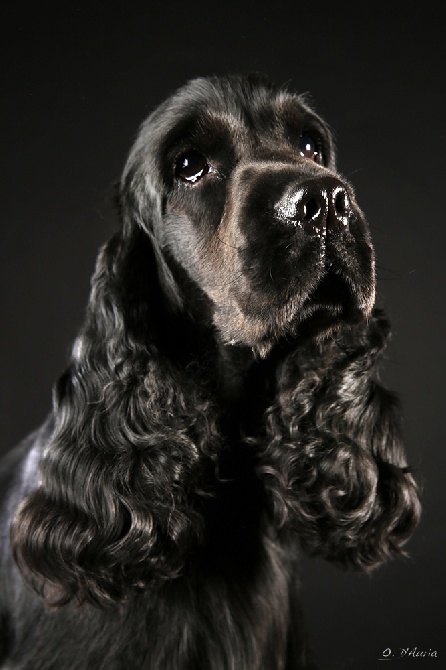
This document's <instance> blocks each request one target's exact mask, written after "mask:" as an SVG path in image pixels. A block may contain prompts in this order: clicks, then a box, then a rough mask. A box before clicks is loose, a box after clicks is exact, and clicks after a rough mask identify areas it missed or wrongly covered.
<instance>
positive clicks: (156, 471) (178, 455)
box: [11, 221, 216, 605]
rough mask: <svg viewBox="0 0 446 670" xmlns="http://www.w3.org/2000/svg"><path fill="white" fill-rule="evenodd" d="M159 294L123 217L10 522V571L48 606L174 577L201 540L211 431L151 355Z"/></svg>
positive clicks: (144, 251)
mask: <svg viewBox="0 0 446 670" xmlns="http://www.w3.org/2000/svg"><path fill="white" fill-rule="evenodd" d="M159 292H160V286H159V279H158V267H157V263H156V254H155V253H154V250H153V246H152V244H151V241H150V238H149V236H148V235H147V234H146V232H145V231H144V230H143V229H142V228H141V226H138V225H136V224H135V225H131V224H130V222H129V221H127V225H126V226H125V227H124V229H123V231H122V232H120V233H119V234H117V235H116V236H115V237H114V238H112V240H111V241H110V242H109V243H108V244H107V245H106V246H105V247H104V248H103V249H102V251H101V253H100V255H99V258H98V262H97V267H96V272H95V274H94V277H93V281H92V290H91V296H90V301H89V305H88V309H87V318H86V322H85V325H84V327H83V329H82V331H81V333H80V335H79V337H78V339H77V341H76V343H75V346H74V348H73V355H72V358H71V362H70V365H69V367H68V369H67V371H66V372H65V373H64V374H63V375H62V377H61V378H60V380H59V382H58V384H57V385H56V388H55V391H54V421H55V428H54V432H53V435H52V437H51V440H50V442H49V444H48V446H47V448H46V450H45V455H44V457H43V461H42V464H41V483H40V486H39V487H38V488H37V490H35V491H34V492H32V493H31V494H30V495H29V496H28V497H27V498H25V499H24V501H23V502H22V504H21V506H20V507H19V509H18V511H17V513H16V516H15V519H14V521H13V523H12V527H11V540H12V547H13V552H14V555H15V558H16V561H17V563H18V565H19V567H20V568H21V569H22V571H23V572H24V574H25V575H26V576H27V577H28V578H29V580H30V581H31V583H32V584H33V586H34V587H35V588H36V589H37V590H38V591H39V592H40V593H41V595H43V596H44V597H45V598H47V600H48V601H49V602H52V603H54V604H63V603H65V602H67V601H69V600H71V599H72V598H75V599H78V600H87V601H89V602H91V603H93V604H95V605H101V604H104V603H107V602H110V601H119V600H121V599H123V598H125V595H126V592H127V591H128V589H129V588H131V587H136V588H138V587H141V586H145V585H147V584H152V583H153V582H154V581H156V580H162V579H168V578H172V577H174V576H176V575H177V574H178V573H179V572H180V571H181V569H182V566H183V562H184V556H185V554H186V553H187V550H188V549H189V548H190V545H191V543H193V542H195V541H197V538H199V536H200V533H201V516H200V515H199V514H198V513H197V511H196V510H195V509H194V508H193V505H192V503H191V500H193V499H194V486H195V483H196V482H197V480H198V479H200V477H199V471H200V468H201V460H202V454H201V453H200V444H208V443H211V442H213V443H216V440H212V439H208V437H209V434H212V431H213V430H215V426H214V425H213V422H212V413H211V412H210V410H209V406H208V404H207V403H206V402H205V401H203V399H202V398H200V397H198V395H197V390H196V387H195V386H194V385H193V384H192V383H191V382H190V381H188V377H187V375H186V374H184V375H183V376H182V377H181V378H179V375H180V372H178V370H174V369H173V368H171V367H170V366H169V364H168V363H167V361H166V360H164V359H163V357H162V355H161V354H160V353H159V351H158V345H157V341H159V340H160V338H161V339H162V338H163V334H162V332H161V334H160V329H162V327H161V323H160V322H162V320H163V315H162V313H161V312H160V311H159V310H161V306H160V305H161V302H162V301H161V300H160V299H159Z"/></svg>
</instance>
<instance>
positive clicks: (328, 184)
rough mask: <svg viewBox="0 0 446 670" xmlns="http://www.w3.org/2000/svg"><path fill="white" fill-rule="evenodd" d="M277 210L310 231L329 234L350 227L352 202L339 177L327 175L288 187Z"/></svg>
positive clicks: (277, 212)
mask: <svg viewBox="0 0 446 670" xmlns="http://www.w3.org/2000/svg"><path fill="white" fill-rule="evenodd" d="M275 210H276V214H277V216H278V218H280V219H282V220H284V221H286V222H288V223H290V224H293V225H294V226H296V227H297V226H299V228H302V229H303V230H305V232H306V233H308V234H309V235H319V236H325V235H326V234H327V232H337V231H341V230H345V229H347V227H348V224H349V219H350V217H351V214H352V205H351V201H350V197H349V195H348V193H347V191H346V189H345V186H344V185H343V183H342V182H341V181H339V179H336V178H335V177H323V178H319V179H309V180H308V181H305V182H303V183H300V184H298V185H296V186H291V187H290V188H288V189H287V191H286V192H285V194H284V195H283V196H282V197H281V199H280V200H279V202H278V203H277V204H276V207H275Z"/></svg>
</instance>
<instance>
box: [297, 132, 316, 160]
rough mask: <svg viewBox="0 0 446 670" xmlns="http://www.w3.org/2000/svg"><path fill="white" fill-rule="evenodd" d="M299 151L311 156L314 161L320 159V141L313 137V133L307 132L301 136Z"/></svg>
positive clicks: (305, 156)
mask: <svg viewBox="0 0 446 670" xmlns="http://www.w3.org/2000/svg"><path fill="white" fill-rule="evenodd" d="M299 153H300V155H301V156H303V157H304V158H309V159H310V160H312V161H319V160H320V153H319V147H318V143H317V142H316V140H314V139H313V138H312V137H311V135H308V134H306V133H304V134H303V135H301V136H300V139H299Z"/></svg>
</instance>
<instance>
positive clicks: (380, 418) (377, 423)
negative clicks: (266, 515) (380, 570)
mask: <svg viewBox="0 0 446 670" xmlns="http://www.w3.org/2000/svg"><path fill="white" fill-rule="evenodd" d="M389 332H390V326H389V323H388V321H387V319H386V318H385V316H384V315H383V313H382V312H381V311H380V310H375V311H374V314H373V318H372V319H371V320H370V322H369V323H367V324H364V325H363V326H357V327H355V328H351V329H350V328H349V329H346V330H345V331H340V333H338V334H337V336H336V337H335V338H333V339H332V340H331V341H328V342H326V343H311V344H308V345H307V347H306V348H297V349H296V350H295V351H294V352H293V353H292V354H291V355H290V356H289V357H288V359H287V360H286V361H285V362H284V364H283V365H282V367H281V369H280V371H279V381H278V384H279V392H278V396H277V401H276V403H275V404H274V405H273V406H271V407H270V409H269V410H268V420H267V443H266V446H265V447H264V448H263V449H262V453H261V457H260V461H261V465H260V467H259V473H260V476H261V477H262V478H263V479H264V480H265V483H266V486H267V488H268V490H269V492H270V496H271V500H272V506H273V509H274V514H275V518H276V522H277V524H278V525H279V526H291V527H292V528H293V529H295V530H297V531H298V532H299V535H300V537H301V539H302V542H303V544H304V546H305V547H306V548H307V550H308V551H309V552H310V553H312V554H319V555H321V556H323V557H324V558H327V559H328V560H332V561H335V562H337V563H340V564H344V565H351V566H353V567H356V568H358V569H361V570H365V571H369V570H371V569H373V568H375V567H377V566H378V565H379V564H380V563H382V562H383V561H384V560H386V559H387V558H389V557H390V556H391V555H393V554H394V553H400V552H401V547H402V545H403V544H404V543H405V542H406V541H407V540H408V539H409V537H410V535H411V534H412V532H413V530H414V528H415V527H416V525H417V523H418V520H419V515H420V503H419V494H418V488H417V485H416V484H415V482H414V479H413V478H412V476H411V475H410V473H409V468H408V467H407V464H406V462H405V457H404V450H403V446H402V441H401V427H400V416H399V407H398V403H397V400H396V398H395V396H394V395H393V394H392V393H390V392H389V391H387V390H386V389H385V388H383V387H382V386H381V385H380V384H379V382H378V381H377V380H376V378H375V377H374V375H375V374H376V368H377V363H378V360H379V358H380V356H381V355H382V353H383V351H384V349H385V346H386V343H387V339H388V336H389ZM296 380H298V381H297V382H296Z"/></svg>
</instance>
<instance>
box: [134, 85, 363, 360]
mask: <svg viewBox="0 0 446 670" xmlns="http://www.w3.org/2000/svg"><path fill="white" fill-rule="evenodd" d="M123 189H125V190H126V191H127V192H128V191H131V192H132V194H133V195H132V198H131V199H130V200H131V207H132V218H135V217H136V218H137V219H138V220H139V222H140V224H141V225H142V226H143V227H144V228H145V229H146V230H147V232H148V233H149V235H150V236H151V237H152V240H153V243H154V245H155V247H156V253H157V258H158V262H159V271H160V277H161V280H162V281H163V283H164V285H165V287H166V291H167V292H168V293H169V295H170V297H171V299H172V300H173V299H175V300H176V302H177V304H178V305H181V306H182V307H183V308H185V309H187V310H188V311H189V312H190V313H192V314H194V313H195V312H197V311H201V312H202V313H201V315H200V318H201V319H203V314H204V313H206V316H207V317H208V319H210V320H211V321H212V323H213V325H214V327H215V328H216V331H217V333H218V336H219V337H220V338H221V340H222V341H224V342H225V343H230V344H241V345H246V346H250V347H252V348H253V349H254V350H257V351H258V352H260V353H261V354H265V353H266V352H267V351H268V350H269V349H270V348H271V345H272V344H273V343H274V341H276V340H277V339H279V338H280V337H282V336H286V335H289V334H290V333H291V334H293V335H299V334H308V333H310V334H312V335H313V334H316V335H323V334H326V333H327V332H330V331H332V330H333V329H334V328H336V327H338V326H339V325H340V324H342V323H345V322H350V323H354V322H357V321H361V320H363V319H365V318H367V317H368V315H369V314H370V312H371V310H372V307H373V304H374V290H375V289H374V287H375V280H374V255H373V249H372V246H371V242H370V237H369V234H368V230H367V226H366V223H365V220H364V217H363V215H362V213H361V211H360V209H359V208H358V206H357V204H356V201H355V196H354V192H353V189H352V187H351V186H350V184H348V183H347V182H346V181H345V180H344V179H342V178H341V177H340V176H339V175H338V174H337V172H336V169H335V163H334V155H333V146H332V140H331V136H330V132H329V130H328V128H327V126H326V124H325V123H324V122H323V121H322V120H321V119H320V118H319V117H318V116H317V115H316V114H315V113H314V112H313V111H312V110H311V109H310V108H309V107H308V105H307V104H306V103H305V102H304V100H303V99H302V97H300V96H298V95H295V94H292V93H289V92H287V91H285V90H283V89H276V88H274V87H272V86H271V85H270V84H268V83H265V82H264V81H263V80H261V79H259V78H252V77H251V78H243V77H234V78H227V79H226V78H225V79H221V78H212V79H197V80H194V81H192V82H190V83H189V84H188V85H187V86H185V87H184V88H182V89H180V90H179V91H178V92H177V93H176V94H174V95H173V96H172V97H171V98H170V99H169V100H167V101H166V102H165V103H164V104H163V105H161V106H160V107H159V108H158V109H157V110H156V111H155V112H154V113H153V114H152V115H151V116H150V117H149V118H148V120H147V121H146V123H145V124H144V125H143V127H142V130H141V133H140V135H139V138H138V140H137V142H136V144H135V147H134V148H133V151H132V153H131V155H130V158H129V161H128V164H127V167H126V171H125V173H124V178H123ZM173 286H174V287H175V288H174V289H173V288H172V287H173Z"/></svg>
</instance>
